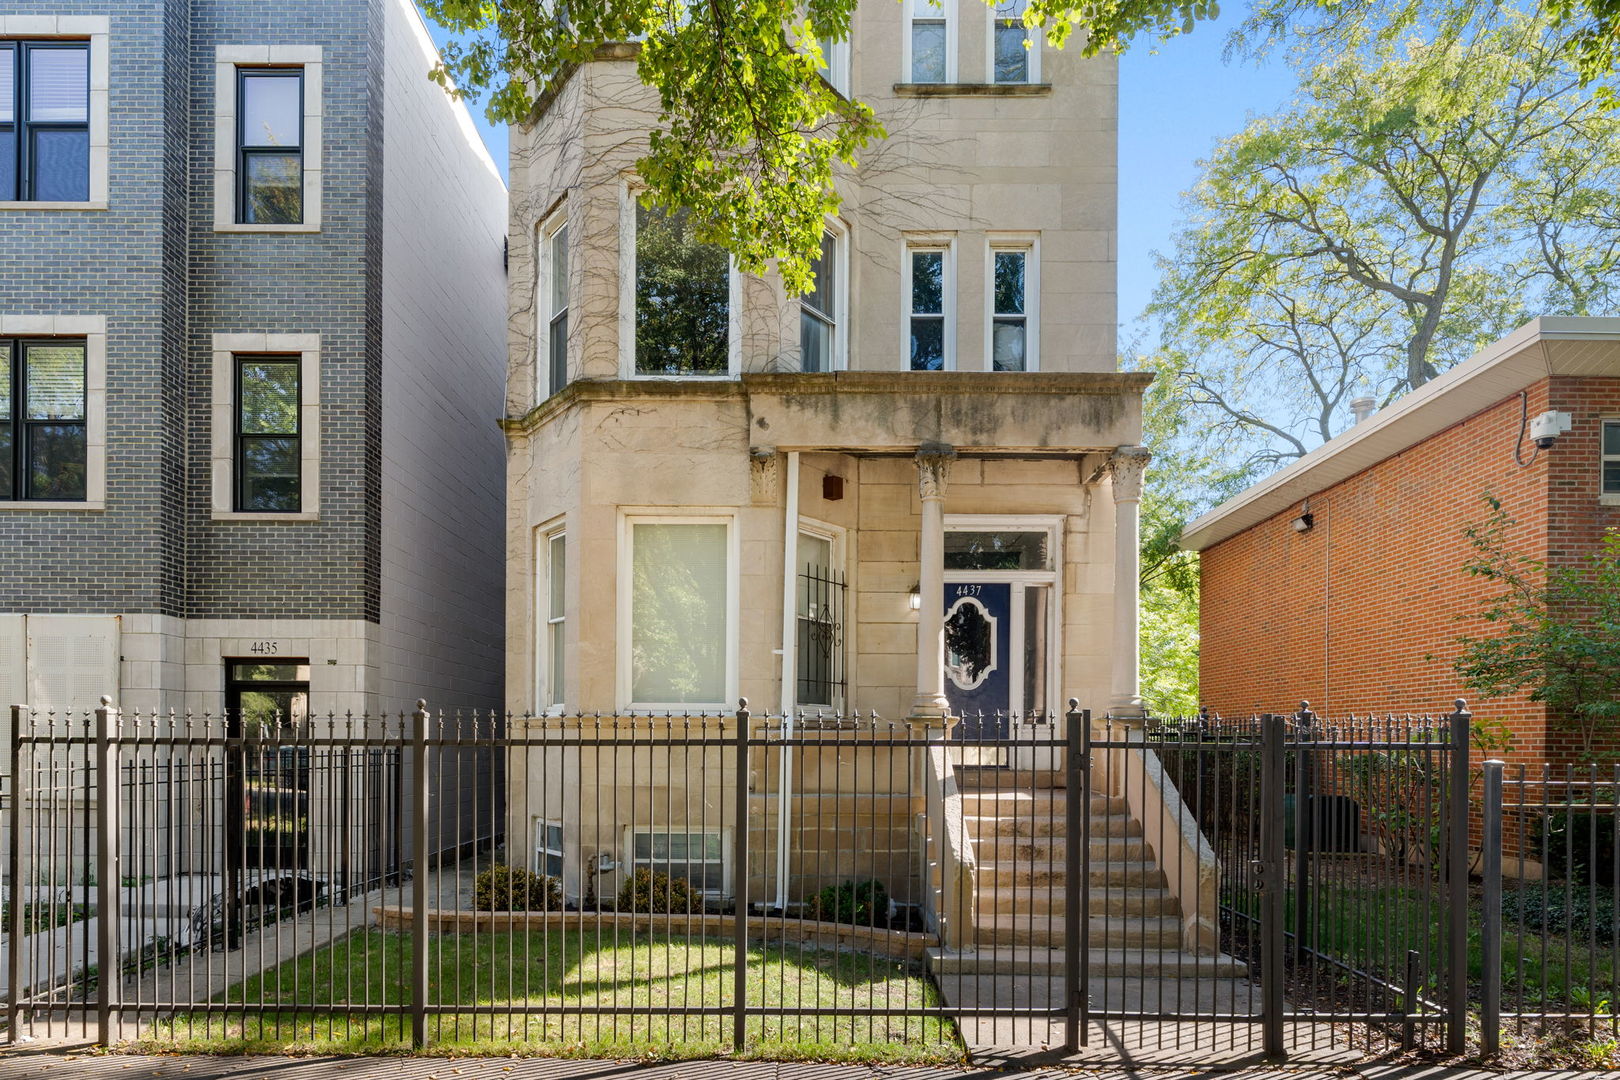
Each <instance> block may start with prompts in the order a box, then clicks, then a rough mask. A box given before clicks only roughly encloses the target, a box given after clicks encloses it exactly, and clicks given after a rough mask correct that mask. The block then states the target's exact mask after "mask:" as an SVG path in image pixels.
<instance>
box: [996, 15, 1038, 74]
mask: <svg viewBox="0 0 1620 1080" xmlns="http://www.w3.org/2000/svg"><path fill="white" fill-rule="evenodd" d="M1028 10H1029V0H995V3H994V6H993V7H992V8H991V9H990V81H991V82H995V83H1003V84H1012V85H1017V84H1019V83H1036V82H1040V81H1041V33H1040V31H1039V30H1038V29H1036V28H1033V27H1027V26H1025V25H1024V13H1025V12H1026V11H1028Z"/></svg>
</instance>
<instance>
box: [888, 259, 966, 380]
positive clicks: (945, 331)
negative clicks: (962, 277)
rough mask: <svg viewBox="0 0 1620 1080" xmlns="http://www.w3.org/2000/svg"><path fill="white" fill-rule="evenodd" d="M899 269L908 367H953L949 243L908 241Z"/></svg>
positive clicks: (952, 282) (952, 281)
mask: <svg viewBox="0 0 1620 1080" xmlns="http://www.w3.org/2000/svg"><path fill="white" fill-rule="evenodd" d="M902 270H903V273H902V275H901V277H902V278H903V280H902V281H901V291H902V295H903V297H904V302H905V305H906V307H905V333H906V340H907V355H908V357H909V358H910V359H909V363H910V367H911V370H912V371H950V370H952V369H954V368H955V367H956V355H955V352H956V350H955V344H956V340H955V339H956V330H955V325H954V324H955V309H956V304H955V295H954V294H955V292H956V281H955V276H956V275H955V272H954V270H955V268H954V266H953V265H952V260H951V249H950V246H949V245H948V244H939V245H934V244H912V245H910V246H908V247H907V248H906V258H905V262H904V264H903V266H902Z"/></svg>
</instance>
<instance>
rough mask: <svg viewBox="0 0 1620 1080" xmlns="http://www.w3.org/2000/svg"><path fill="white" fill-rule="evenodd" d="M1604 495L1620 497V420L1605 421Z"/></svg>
mask: <svg viewBox="0 0 1620 1080" xmlns="http://www.w3.org/2000/svg"><path fill="white" fill-rule="evenodd" d="M1602 490H1603V494H1605V495H1620V420H1605V421H1603V488H1602Z"/></svg>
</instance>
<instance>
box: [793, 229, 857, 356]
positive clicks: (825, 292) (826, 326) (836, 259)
mask: <svg viewBox="0 0 1620 1080" xmlns="http://www.w3.org/2000/svg"><path fill="white" fill-rule="evenodd" d="M846 265H847V256H846V253H845V250H844V234H843V232H842V231H840V230H838V229H836V228H835V227H834V226H831V225H829V226H828V227H827V230H826V231H825V232H823V233H822V234H821V254H820V255H818V256H817V257H816V258H815V259H814V260H813V261H812V262H811V263H810V269H811V272H812V273H814V274H815V278H816V282H815V285H814V286H812V288H811V289H810V291H809V292H807V293H805V294H804V295H803V296H801V297H800V298H799V363H800V367H799V370H801V371H836V370H838V369H840V368H842V367H843V366H844V355H845V353H844V341H845V333H844V330H845V325H844V320H845V315H844V313H845V311H847V310H848V303H847V296H848V288H847V283H846V281H845V277H846V275H845V272H844V269H845V266H846Z"/></svg>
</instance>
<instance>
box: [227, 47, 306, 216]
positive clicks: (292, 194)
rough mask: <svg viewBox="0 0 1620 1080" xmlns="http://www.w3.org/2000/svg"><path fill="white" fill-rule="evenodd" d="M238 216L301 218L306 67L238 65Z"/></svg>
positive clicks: (302, 208) (302, 207) (302, 211)
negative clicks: (242, 66)
mask: <svg viewBox="0 0 1620 1080" xmlns="http://www.w3.org/2000/svg"><path fill="white" fill-rule="evenodd" d="M236 85H237V133H236V134H237V162H236V176H237V189H238V196H237V218H236V220H237V221H238V222H240V223H242V224H245V225H297V224H299V223H300V222H302V221H303V220H304V149H303V144H304V69H303V68H296V67H294V68H238V69H237V73H236Z"/></svg>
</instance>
